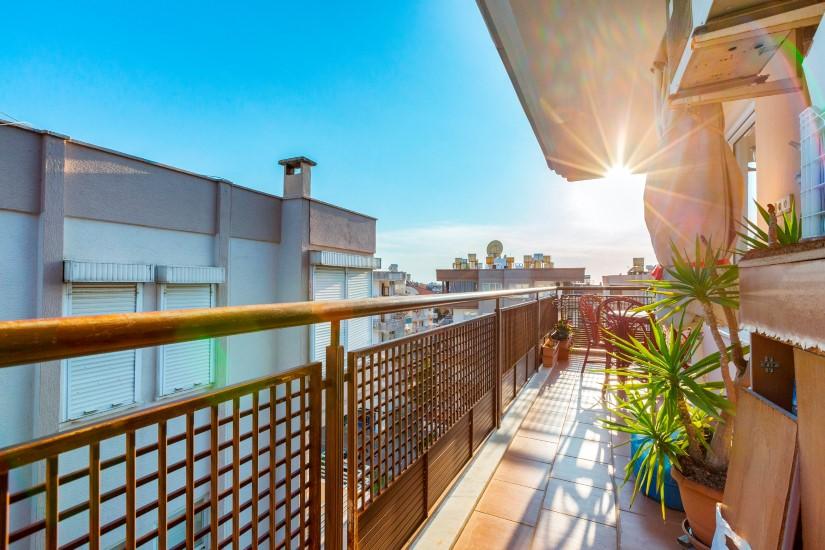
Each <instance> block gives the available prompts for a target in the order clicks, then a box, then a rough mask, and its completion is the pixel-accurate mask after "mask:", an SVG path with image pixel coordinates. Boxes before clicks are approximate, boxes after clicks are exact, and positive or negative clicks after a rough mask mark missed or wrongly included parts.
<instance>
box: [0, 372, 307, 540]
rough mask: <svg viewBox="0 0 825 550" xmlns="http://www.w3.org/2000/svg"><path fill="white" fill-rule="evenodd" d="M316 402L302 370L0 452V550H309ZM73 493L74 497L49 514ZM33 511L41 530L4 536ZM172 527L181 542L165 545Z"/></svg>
mask: <svg viewBox="0 0 825 550" xmlns="http://www.w3.org/2000/svg"><path fill="white" fill-rule="evenodd" d="M321 391H322V388H321V372H320V364H318V363H314V364H309V365H305V366H303V367H299V368H296V369H293V370H291V371H289V372H286V373H283V374H278V375H275V376H267V377H264V378H260V379H257V380H253V381H250V382H244V383H242V384H237V385H234V386H229V387H226V388H222V389H220V390H215V391H213V392H210V393H208V394H204V395H199V396H196V397H191V398H188V399H182V400H179V401H174V402H170V403H166V404H163V405H158V406H155V407H152V408H149V409H146V410H143V411H138V412H134V413H131V414H127V415H124V416H120V417H117V418H114V419H111V420H105V421H100V422H97V423H94V424H90V425H87V426H85V427H83V428H79V429H76V430H71V431H67V432H63V433H60V434H57V435H55V436H51V437H48V438H44V439H40V440H36V441H32V442H30V443H27V444H24V445H18V446H16V447H11V448H7V449H3V450H2V451H0V490H2V491H3V497H4V501H3V502H4V509H3V511H2V517H3V522H2V524H0V525H2V526H3V529H2V530H0V535H2V538H0V546H2V547H3V548H6V547H7V546H8V545H17V546H20V547H35V546H38V545H39V544H40V543H41V542H42V544H43V545H44V546H45V547H46V548H58V547H59V548H61V549H65V550H70V549H74V548H80V547H86V546H88V547H89V548H101V547H103V548H112V547H114V546H116V545H117V544H118V543H121V542H122V543H123V544H124V547H125V548H135V547H139V546H143V545H146V544H150V543H153V544H154V545H156V547H158V548H167V546H168V547H170V548H193V547H195V545H200V544H206V543H209V544H210V545H211V546H212V547H213V548H225V547H231V548H241V547H247V546H250V545H251V546H254V547H257V546H258V545H261V544H264V543H271V544H270V547H273V546H274V547H282V546H285V547H290V548H291V547H293V546H295V545H299V546H300V547H301V548H304V547H317V546H318V545H319V535H320V529H319V526H318V524H317V522H318V520H319V518H320V512H321V491H320V478H321V473H320V461H321V397H322V395H321ZM221 454H227V455H231V456H230V457H227V458H226V459H225V460H222V459H221V456H220V455H221ZM81 455H86V457H87V459H86V460H85V461H84V460H83V457H82V456H81ZM170 456H179V457H181V458H180V459H178V460H173V459H170ZM84 462H85V464H84ZM42 463H45V481H43V482H42V483H36V484H33V485H31V486H30V487H26V488H24V489H19V490H16V491H14V492H9V491H8V488H9V483H8V482H9V475H10V473H13V471H14V470H17V469H21V468H26V467H30V466H38V465H40V464H42ZM61 471H63V472H65V473H61ZM77 484H84V485H85V486H86V491H85V493H86V497H85V498H82V499H80V500H79V501H76V502H73V503H72V504H71V505H69V506H65V507H63V508H62V509H60V507H59V503H60V499H59V495H60V493H61V490H62V489H65V488H67V487H69V486H74V488H76V487H77ZM77 494H78V491H73V495H77ZM38 499H41V500H42V502H41V503H37V502H33V501H37V500H38ZM40 504H42V505H43V506H42V507H43V513H42V519H34V520H29V521H27V522H25V524H24V525H22V526H20V527H19V528H15V527H14V526H13V525H10V523H9V518H11V517H13V516H15V515H24V516H25V515H26V514H25V512H26V510H27V509H28V510H31V509H34V508H37V507H39V506H40ZM177 509H180V510H182V511H181V512H179V513H175V511H176V510H177ZM21 512H23V514H21ZM170 512H172V514H171V517H170ZM206 512H208V514H209V520H208V521H202V522H196V521H195V517H196V516H200V515H201V514H204V513H206ZM178 525H181V526H182V527H183V532H184V538H185V540H184V541H182V542H180V543H179V544H177V545H172V544H169V545H167V542H168V541H167V532H168V530H171V529H175V527H176V526H178ZM61 531H63V532H65V534H66V535H67V536H61Z"/></svg>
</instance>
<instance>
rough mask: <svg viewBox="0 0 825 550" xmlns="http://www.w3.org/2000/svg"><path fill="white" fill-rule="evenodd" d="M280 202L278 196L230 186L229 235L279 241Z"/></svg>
mask: <svg viewBox="0 0 825 550" xmlns="http://www.w3.org/2000/svg"><path fill="white" fill-rule="evenodd" d="M281 202H282V200H281V199H280V198H279V197H273V196H271V195H265V194H263V193H258V192H256V191H251V190H249V189H243V188H240V187H232V203H231V204H232V212H231V215H230V217H231V222H230V230H229V233H230V236H231V237H239V238H242V239H253V240H257V241H267V242H273V243H277V242H280V241H281Z"/></svg>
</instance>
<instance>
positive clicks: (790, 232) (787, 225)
mask: <svg viewBox="0 0 825 550" xmlns="http://www.w3.org/2000/svg"><path fill="white" fill-rule="evenodd" d="M753 202H754V204H756V209H757V210H758V211H759V215H760V216H761V217H762V219H763V220H765V225H767V226H768V227H770V225H771V214H770V212H768V211H767V210H766V209H765V208H764V207H763V206H762V205H761V204H759V203H758V202H756V201H753ZM739 225H740V226H741V227H742V229H743V231H738V232H737V235H739V237H740V238H741V239H742V241H744V243H745V244H746V245H747V246H748V248H749V249H750V250H753V249H755V248H769V247H770V246H771V242H770V237H769V235H768V232H767V231H765V230H764V229H762V228H761V227H759V225H757V224H755V223H754V222H752V221H750V220H749V219H747V218H745V221H744V223H742V222H740V223H739ZM776 225H777V227H776V244H778V245H779V246H784V245H788V244H794V243H798V242H799V241H800V240H802V221H801V220H800V218H799V216H798V215H797V213H796V203H795V202H794V199H793V195H791V205H790V208H789V209H788V211H787V212H783V213H782V216H781V218H780V219H777V224H776ZM739 252H740V253H745V252H747V250H740V251H739Z"/></svg>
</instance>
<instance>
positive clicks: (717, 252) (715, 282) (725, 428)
mask: <svg viewBox="0 0 825 550" xmlns="http://www.w3.org/2000/svg"><path fill="white" fill-rule="evenodd" d="M671 250H672V261H673V266H671V267H669V268H667V269H666V270H665V271H666V273H667V275H668V277H667V278H666V279H665V280H661V281H650V282H649V283H648V284H649V291H650V292H652V293H653V294H655V295H656V296H658V297H659V299H658V300H656V301H655V302H653V303H651V304H649V305H646V306H642V307H640V308H638V309H639V310H642V311H649V312H655V313H656V316H657V318H659V319H661V320H664V319H667V318H669V317H671V316H672V315H674V314H676V313H677V312H682V311H684V310H685V308H687V307H688V306H689V305H691V304H694V303H695V304H698V305H699V306H700V307H701V309H702V316H703V317H704V320H705V322H706V323H707V326H708V329H709V330H710V333H711V336H712V337H713V341H714V343H715V344H716V349H717V351H718V356H717V357H718V361H719V364H718V366H719V368H720V371H721V374H722V379H723V380H724V383H725V391H726V393H727V397H728V398H729V399H730V400H731V401H732V402H733V403H734V404H735V403H736V391H737V390H736V388H737V386H740V385H742V384H743V382H744V375H745V372H746V370H747V361H746V360H745V350H744V347H743V345H742V342H741V340H740V339H739V321H738V319H737V316H736V313H737V310H738V309H739V268H738V267H737V266H736V265H734V264H731V263H729V261H728V256H729V254H728V252H727V251H726V250H725V249H723V248H714V247H713V245H712V244H711V243H710V242H707V241H704V240H702V239H700V238H699V237H697V238H696V244H695V251H694V256H693V257H694V258H695V261H691V260H690V258H689V256H688V254H687V252H686V251H684V252H683V251H679V249H678V248H677V247H676V246H675V245H674V244H673V243H671ZM717 307H718V308H721V311H722V313H723V315H724V317H725V324H726V325H727V326H728V333H729V338H730V341H731V346H730V347H728V346H727V345H726V344H725V341H724V339H723V337H722V333H721V331H720V323H719V320H718V318H717V315H716V310H715V309H714V308H717ZM731 359H733V363H734V365H735V366H736V371H737V376H736V378H735V379H734V378H732V377H731V375H730V371H729V370H728V365H729V364H730V362H731ZM733 423H734V419H733V416H732V415H731V414H729V413H725V414H724V415H723V418H722V426H721V428H722V429H720V430H717V431H716V432H715V436H714V441H713V444H712V449H713V450H712V452H711V456H710V464H711V465H712V466H713V467H714V468H715V469H716V470H719V471H723V470H725V469H726V468H727V464H728V461H729V459H730V449H731V444H732V442H733Z"/></svg>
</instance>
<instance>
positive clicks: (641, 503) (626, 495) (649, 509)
mask: <svg viewBox="0 0 825 550" xmlns="http://www.w3.org/2000/svg"><path fill="white" fill-rule="evenodd" d="M623 479H624V477H623V475H622V476H620V475H619V474H618V473H617V475H616V492H617V493H618V495H617V496H618V497H619V509H620V510H622V511H624V512H633V513H634V514H638V515H641V516H645V517H652V518H654V519H658V520H659V521H661V520H662V507H661V504H659V503H658V502H656V501H655V500H653V499H652V498H649V497H647V496H645V495H644V494H643V493H639V494H638V495H636V500H634V501H633V506H631V505H630V502H631V499H632V498H633V483H634V480H633V478H631V479H628V480H627V483H624V482H623V481H622V480H623Z"/></svg>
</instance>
